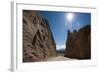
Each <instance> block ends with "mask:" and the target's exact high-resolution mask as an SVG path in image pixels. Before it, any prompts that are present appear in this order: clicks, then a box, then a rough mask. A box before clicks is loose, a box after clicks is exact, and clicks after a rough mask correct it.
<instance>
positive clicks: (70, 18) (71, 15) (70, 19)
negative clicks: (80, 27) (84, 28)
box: [67, 13, 74, 22]
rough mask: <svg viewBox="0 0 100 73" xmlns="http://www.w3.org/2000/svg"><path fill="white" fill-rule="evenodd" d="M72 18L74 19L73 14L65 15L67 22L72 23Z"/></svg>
mask: <svg viewBox="0 0 100 73" xmlns="http://www.w3.org/2000/svg"><path fill="white" fill-rule="evenodd" d="M73 17H74V15H73V13H68V14H67V19H68V21H70V22H71V21H72V20H73Z"/></svg>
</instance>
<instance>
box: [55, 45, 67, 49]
mask: <svg viewBox="0 0 100 73" xmlns="http://www.w3.org/2000/svg"><path fill="white" fill-rule="evenodd" d="M56 47H57V50H60V49H65V48H66V45H57V46H56Z"/></svg>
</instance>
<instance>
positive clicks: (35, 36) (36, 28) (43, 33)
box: [23, 10, 56, 62]
mask: <svg viewBox="0 0 100 73" xmlns="http://www.w3.org/2000/svg"><path fill="white" fill-rule="evenodd" d="M54 56H56V44H55V41H54V38H53V35H52V33H51V30H50V27H49V23H48V21H47V20H46V19H44V18H43V17H42V16H41V15H40V13H39V12H37V11H33V10H23V62H35V61H41V60H43V59H45V58H49V57H54Z"/></svg>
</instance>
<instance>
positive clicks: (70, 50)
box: [64, 25, 91, 59]
mask: <svg viewBox="0 0 100 73" xmlns="http://www.w3.org/2000/svg"><path fill="white" fill-rule="evenodd" d="M64 56H65V57H69V58H76V59H90V58H91V26H90V25H87V26H85V27H83V28H81V29H80V30H79V31H74V32H73V33H71V32H70V31H68V39H67V42H66V50H65V54H64Z"/></svg>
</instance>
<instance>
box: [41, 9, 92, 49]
mask: <svg viewBox="0 0 100 73" xmlns="http://www.w3.org/2000/svg"><path fill="white" fill-rule="evenodd" d="M40 14H41V16H42V17H43V18H45V19H46V20H47V21H48V23H49V26H50V29H51V32H52V34H53V37H54V40H55V42H56V47H57V50H59V49H65V47H66V45H65V43H66V41H67V36H68V35H67V32H68V30H69V31H70V32H73V30H77V31H78V30H79V29H80V28H82V27H84V26H86V25H90V24H91V14H90V13H76V12H54V11H40ZM70 14H71V15H70ZM68 16H69V17H68Z"/></svg>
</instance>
